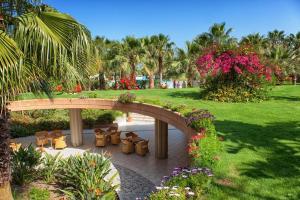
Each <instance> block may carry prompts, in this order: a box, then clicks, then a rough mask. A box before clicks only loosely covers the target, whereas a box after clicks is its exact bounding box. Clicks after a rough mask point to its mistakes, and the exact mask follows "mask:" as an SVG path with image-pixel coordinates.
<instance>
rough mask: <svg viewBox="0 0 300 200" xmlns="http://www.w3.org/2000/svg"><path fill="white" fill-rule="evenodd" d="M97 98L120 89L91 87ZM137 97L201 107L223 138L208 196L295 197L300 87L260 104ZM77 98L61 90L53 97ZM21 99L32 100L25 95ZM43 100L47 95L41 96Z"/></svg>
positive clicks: (184, 93)
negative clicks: (211, 116) (94, 88)
mask: <svg viewBox="0 0 300 200" xmlns="http://www.w3.org/2000/svg"><path fill="white" fill-rule="evenodd" d="M89 93H96V94H97V97H99V98H110V99H117V97H118V96H119V95H120V94H121V93H123V91H115V90H109V91H95V92H83V94H86V95H87V94H89ZM131 93H134V94H136V95H137V101H140V102H145V103H150V104H156V105H161V106H163V105H164V103H165V102H170V103H172V104H173V105H179V104H182V103H184V104H185V105H187V108H186V110H187V111H188V112H190V111H192V110H193V109H206V110H209V111H210V113H212V114H213V115H214V116H215V118H216V120H215V126H216V130H217V132H218V134H219V135H221V136H222V137H223V138H224V141H223V142H222V143H223V146H224V152H223V153H222V155H221V157H222V159H221V160H220V162H219V164H218V165H217V167H216V168H215V169H214V174H215V178H216V179H219V181H216V182H215V183H213V184H212V187H211V189H210V191H209V194H208V198H209V199H298V197H299V194H300V188H299V185H300V169H299V166H300V148H299V141H300V134H299V127H300V124H299V120H298V119H300V105H299V102H300V88H299V87H298V86H292V85H283V86H276V87H274V88H273V89H272V90H271V91H270V94H269V96H270V99H269V100H267V101H263V102H260V103H258V102H248V103H222V102H214V101H206V100H203V99H201V97H200V95H199V89H197V88H188V89H172V90H159V89H153V90H151V92H149V90H139V91H133V90H132V91H131ZM66 97H67V98H69V97H79V95H78V96H77V95H68V94H60V95H56V96H55V98H66ZM22 98H24V99H30V98H33V95H32V94H29V93H28V94H24V95H23V97H22ZM40 98H46V96H40Z"/></svg>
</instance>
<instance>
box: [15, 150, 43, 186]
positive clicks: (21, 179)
mask: <svg viewBox="0 0 300 200" xmlns="http://www.w3.org/2000/svg"><path fill="white" fill-rule="evenodd" d="M40 163H41V153H40V152H38V151H36V150H35V148H34V147H33V146H31V145H30V146H28V147H27V148H23V147H21V148H20V149H19V151H15V152H12V160H11V167H12V180H13V182H14V183H15V184H17V185H24V184H27V183H30V182H31V181H33V180H34V179H35V178H37V175H38V173H37V172H38V169H37V166H38V165H39V164H40Z"/></svg>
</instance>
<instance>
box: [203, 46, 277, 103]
mask: <svg viewBox="0 0 300 200" xmlns="http://www.w3.org/2000/svg"><path fill="white" fill-rule="evenodd" d="M264 63H265V62H263V61H262V59H261V58H260V56H259V55H258V54H257V53H256V52H255V51H254V50H252V49H251V48H250V47H245V46H241V47H237V48H235V49H232V48H231V49H227V48H226V47H219V46H212V47H210V48H209V49H207V50H205V51H204V53H203V54H202V55H201V56H200V57H199V58H198V60H197V70H198V72H199V73H200V75H201V77H202V78H203V79H204V80H205V84H204V87H205V90H204V91H203V92H202V96H203V97H204V98H205V99H209V100H215V101H222V102H244V101H255V100H263V99H266V97H267V90H266V85H267V83H271V82H272V76H273V70H272V68H271V67H269V66H266V65H265V64H264Z"/></svg>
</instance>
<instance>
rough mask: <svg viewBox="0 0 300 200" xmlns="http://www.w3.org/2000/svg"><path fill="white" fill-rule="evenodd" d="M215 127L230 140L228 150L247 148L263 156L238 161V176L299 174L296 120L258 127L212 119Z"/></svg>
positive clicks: (299, 131)
mask: <svg viewBox="0 0 300 200" xmlns="http://www.w3.org/2000/svg"><path fill="white" fill-rule="evenodd" d="M216 126H217V130H218V131H220V132H222V133H223V134H224V136H225V140H228V141H231V142H233V143H234V144H233V145H232V146H230V147H228V148H227V151H228V153H233V154H234V153H238V152H239V151H241V150H242V149H250V150H253V151H256V153H257V154H258V155H259V156H262V157H263V158H264V159H260V160H258V159H256V160H253V161H250V162H247V161H246V162H244V163H242V165H241V166H239V168H240V169H239V170H240V171H241V175H245V176H248V177H251V178H256V179H257V178H288V177H296V176H299V177H300V167H299V166H300V122H299V121H291V122H279V123H272V124H267V125H266V126H260V125H257V124H247V123H243V122H237V121H228V120H225V121H216ZM245 160H247V159H245Z"/></svg>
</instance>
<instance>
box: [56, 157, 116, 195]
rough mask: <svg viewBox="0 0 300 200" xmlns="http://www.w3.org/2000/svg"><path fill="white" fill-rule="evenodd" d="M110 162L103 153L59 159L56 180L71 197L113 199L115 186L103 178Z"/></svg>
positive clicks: (108, 169)
mask: <svg viewBox="0 0 300 200" xmlns="http://www.w3.org/2000/svg"><path fill="white" fill-rule="evenodd" d="M110 165H111V162H110V160H109V159H108V158H106V157H104V155H99V154H92V153H84V154H83V155H77V156H70V157H68V158H66V159H62V160H61V161H60V165H59V169H58V170H57V173H56V182H57V183H58V184H59V185H60V186H62V188H63V189H62V192H64V193H65V194H66V195H68V196H69V197H70V198H71V199H91V200H96V199H115V198H116V197H115V191H114V190H115V186H112V185H111V184H112V179H113V178H114V177H115V176H113V177H112V178H111V180H108V181H106V180H104V178H105V176H106V175H107V174H108V173H109V172H110Z"/></svg>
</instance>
